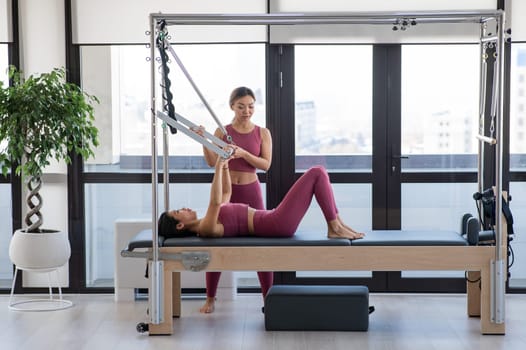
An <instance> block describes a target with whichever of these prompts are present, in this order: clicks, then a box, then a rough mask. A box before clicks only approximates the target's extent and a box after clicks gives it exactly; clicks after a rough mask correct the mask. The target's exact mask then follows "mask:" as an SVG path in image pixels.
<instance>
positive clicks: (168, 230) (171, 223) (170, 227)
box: [157, 211, 196, 238]
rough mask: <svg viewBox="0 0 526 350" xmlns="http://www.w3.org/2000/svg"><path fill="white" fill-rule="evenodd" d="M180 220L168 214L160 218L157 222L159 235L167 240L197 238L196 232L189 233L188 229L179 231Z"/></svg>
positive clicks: (165, 213)
mask: <svg viewBox="0 0 526 350" xmlns="http://www.w3.org/2000/svg"><path fill="white" fill-rule="evenodd" d="M178 223H179V220H177V219H176V218H174V217H172V216H170V215H168V212H166V211H165V212H164V213H162V214H161V216H160V217H159V221H158V222H157V233H158V234H159V235H161V236H164V237H166V238H173V237H176V238H181V237H191V236H195V235H196V234H195V233H194V232H191V231H188V230H187V229H183V230H179V229H178V228H177V224H178Z"/></svg>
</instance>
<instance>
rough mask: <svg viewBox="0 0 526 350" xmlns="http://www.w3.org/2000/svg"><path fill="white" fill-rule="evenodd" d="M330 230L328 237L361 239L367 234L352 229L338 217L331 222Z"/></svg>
mask: <svg viewBox="0 0 526 350" xmlns="http://www.w3.org/2000/svg"><path fill="white" fill-rule="evenodd" d="M328 231H329V232H328V233H327V237H329V238H346V239H359V238H363V236H365V234H363V233H361V232H356V231H354V230H353V229H350V228H348V227H346V226H344V225H342V223H341V222H340V220H338V219H336V220H333V221H331V222H330V223H329V230H328Z"/></svg>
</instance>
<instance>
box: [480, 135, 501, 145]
mask: <svg viewBox="0 0 526 350" xmlns="http://www.w3.org/2000/svg"><path fill="white" fill-rule="evenodd" d="M475 137H476V138H477V139H479V140H480V141H482V142H485V143H489V144H490V145H494V144H496V143H497V140H496V139H494V138H493V137H489V136H484V135H475Z"/></svg>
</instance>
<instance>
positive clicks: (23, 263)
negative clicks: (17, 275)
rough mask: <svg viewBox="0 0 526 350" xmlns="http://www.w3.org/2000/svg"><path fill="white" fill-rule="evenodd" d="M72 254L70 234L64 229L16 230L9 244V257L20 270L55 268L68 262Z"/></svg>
mask: <svg viewBox="0 0 526 350" xmlns="http://www.w3.org/2000/svg"><path fill="white" fill-rule="evenodd" d="M70 256H71V247H70V245H69V240H68V235H67V233H66V232H63V231H55V230H46V232H44V233H28V232H25V230H16V231H15V233H14V235H13V237H12V238H11V243H10V244H9V258H10V259H11V261H12V262H13V264H15V265H16V266H17V267H18V269H20V270H40V271H45V270H53V269H56V268H58V267H61V266H63V265H64V264H66V263H67V262H68V260H69V258H70Z"/></svg>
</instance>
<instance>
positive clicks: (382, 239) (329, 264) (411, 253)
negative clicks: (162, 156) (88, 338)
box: [122, 231, 505, 335]
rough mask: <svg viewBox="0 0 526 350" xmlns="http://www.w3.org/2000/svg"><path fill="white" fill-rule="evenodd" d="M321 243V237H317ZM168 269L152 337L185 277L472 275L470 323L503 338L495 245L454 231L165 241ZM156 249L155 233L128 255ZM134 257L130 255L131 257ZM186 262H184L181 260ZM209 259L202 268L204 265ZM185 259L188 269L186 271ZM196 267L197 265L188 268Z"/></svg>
mask: <svg viewBox="0 0 526 350" xmlns="http://www.w3.org/2000/svg"><path fill="white" fill-rule="evenodd" d="M318 236H319V235H318ZM160 243H161V244H160V249H159V260H160V261H162V269H163V272H162V274H163V281H164V282H163V293H162V299H163V303H162V305H163V320H162V322H161V323H159V324H153V323H150V324H149V325H148V331H149V334H150V335H156V334H172V333H173V327H174V324H173V317H179V316H181V311H180V310H181V290H180V273H179V272H180V271H186V270H188V269H195V270H201V269H203V270H208V271H338V270H340V271H411V270H451V271H454V270H456V271H467V272H468V279H469V280H470V281H474V280H478V279H479V278H480V282H479V283H470V282H467V307H466V312H467V315H468V316H469V317H480V331H481V333H482V334H505V323H495V322H493V321H492V320H491V310H490V306H491V293H492V287H491V269H492V263H493V260H494V257H495V247H494V246H469V245H467V243H466V241H465V239H464V238H463V237H462V236H460V235H459V234H458V233H454V232H449V231H438V232H428V231H420V232H412V231H372V232H368V233H367V235H366V239H363V240H357V241H352V242H350V241H348V240H334V239H319V238H313V237H312V235H308V234H307V235H305V236H302V235H301V234H300V235H297V236H295V237H294V238H293V239H281V238H278V239H269V238H260V239H257V238H238V239H236V238H232V239H231V238H223V239H210V238H209V239H202V238H197V237H191V238H184V239H167V240H162V242H160ZM139 247H141V248H147V247H151V233H150V232H149V231H144V232H141V233H140V234H139V235H138V236H137V237H136V239H134V240H133V241H132V242H130V244H129V246H128V248H127V249H125V250H123V252H122V255H123V256H133V255H132V254H133V250H134V249H135V248H139ZM130 252H131V253H130ZM181 255H185V258H184V259H182V257H181ZM202 258H204V262H203V261H201V260H202ZM183 260H184V264H183ZM193 263H195V264H196V265H194V266H189V264H193Z"/></svg>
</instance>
